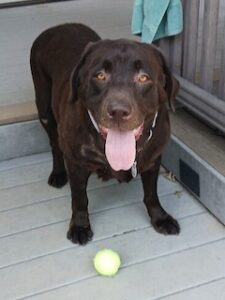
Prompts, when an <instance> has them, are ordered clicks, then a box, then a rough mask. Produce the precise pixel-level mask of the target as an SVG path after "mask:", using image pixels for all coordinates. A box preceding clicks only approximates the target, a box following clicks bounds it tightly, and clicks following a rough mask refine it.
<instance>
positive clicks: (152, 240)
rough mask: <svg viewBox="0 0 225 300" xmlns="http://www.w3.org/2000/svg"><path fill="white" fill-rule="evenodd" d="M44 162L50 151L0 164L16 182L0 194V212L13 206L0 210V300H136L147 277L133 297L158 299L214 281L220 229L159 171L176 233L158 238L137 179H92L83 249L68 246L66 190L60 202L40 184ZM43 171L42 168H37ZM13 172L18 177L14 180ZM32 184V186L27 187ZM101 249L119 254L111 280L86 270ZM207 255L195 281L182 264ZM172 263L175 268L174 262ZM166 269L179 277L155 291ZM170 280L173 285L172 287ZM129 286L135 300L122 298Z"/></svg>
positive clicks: (54, 191) (162, 194) (223, 235)
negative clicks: (89, 235) (90, 234)
mask: <svg viewBox="0 0 225 300" xmlns="http://www.w3.org/2000/svg"><path fill="white" fill-rule="evenodd" d="M49 159H50V156H49V154H46V155H44V154H42V155H36V156H34V160H33V161H32V158H31V157H28V158H22V159H21V162H19V160H18V159H16V160H15V166H14V161H13V160H12V161H8V162H7V163H2V164H1V163H0V176H2V177H1V179H3V178H4V176H3V174H5V175H6V176H5V178H6V179H5V182H4V184H5V187H7V186H8V185H9V184H10V178H11V179H12V182H13V183H14V184H15V186H11V187H10V188H9V189H7V188H3V189H2V190H1V191H0V192H6V193H5V194H1V195H0V199H1V200H0V205H1V206H2V207H6V206H7V205H8V204H5V203H10V201H12V202H11V204H10V205H9V206H8V208H9V210H7V211H2V212H1V213H0V219H1V227H0V234H1V238H0V244H1V247H0V278H1V280H0V298H1V299H4V300H9V299H22V298H24V297H26V296H27V297H28V298H30V297H32V295H36V296H34V299H48V300H49V299H53V298H54V299H80V296H79V295H80V294H79V293H80V292H81V293H82V295H84V299H90V297H91V299H104V300H105V299H106V298H107V299H110V297H111V296H112V297H113V298H111V299H120V300H121V297H122V296H123V295H124V299H131V300H132V299H135V300H136V293H137V287H138V286H140V280H141V278H142V276H145V277H146V274H148V276H150V278H149V279H150V281H151V285H149V281H146V280H145V281H144V282H143V283H142V290H141V294H140V297H138V299H140V300H146V299H148V297H151V299H152V298H157V297H158V298H159V297H161V296H164V295H167V294H168V295H171V294H173V293H176V292H178V291H179V292H182V291H183V290H184V291H185V290H186V289H187V287H188V288H192V287H195V286H196V285H198V284H199V282H203V283H204V284H206V283H207V282H211V281H212V277H213V278H214V280H216V279H217V278H218V279H219V277H220V269H219V268H218V263H217V260H216V258H217V259H218V258H219V259H220V264H221V265H223V260H222V259H221V256H220V252H219V250H218V248H219V246H217V245H219V244H217V243H219V240H223V239H224V238H225V229H224V227H223V226H222V225H221V224H220V223H218V222H217V221H216V220H215V219H214V218H213V217H212V216H210V215H209V213H208V212H207V211H206V210H205V209H204V208H203V207H202V206H201V205H200V204H199V203H197V202H196V201H195V200H194V199H193V198H192V197H191V196H190V195H189V194H188V193H186V192H185V191H184V190H183V189H182V188H181V187H180V186H179V185H178V184H177V183H173V182H172V181H170V180H168V179H167V178H166V177H164V176H165V173H163V174H164V176H163V175H161V176H160V180H159V194H160V199H161V203H162V206H163V207H164V208H165V209H166V210H167V211H168V212H169V213H170V214H172V215H173V216H174V217H176V218H178V220H179V222H180V225H181V230H182V231H181V234H180V235H179V236H168V237H165V236H163V235H160V234H158V233H156V232H155V231H154V230H153V228H152V227H151V225H150V220H149V216H148V214H147V212H146V209H145V206H144V204H143V202H142V198H143V191H142V186H141V181H140V178H138V179H136V180H134V181H132V182H131V183H129V184H115V182H114V183H113V182H111V183H110V185H105V184H100V182H99V181H96V178H93V183H92V186H91V188H89V191H88V196H89V199H90V201H89V207H90V220H91V224H92V228H93V230H94V233H95V235H94V239H93V241H92V243H90V244H88V245H87V246H86V247H81V246H77V245H73V244H72V243H70V242H69V241H67V240H66V231H67V228H68V225H69V218H70V214H71V209H70V196H69V189H68V187H66V188H65V191H64V192H66V193H68V196H64V197H62V196H61V197H60V193H61V192H60V190H57V189H53V188H52V190H51V191H47V190H46V187H47V184H46V182H45V181H46V180H43V179H41V180H40V177H39V176H40V174H39V173H41V175H42V176H43V177H45V172H46V174H47V173H48V167H49V163H50V161H49ZM44 165H45V167H44ZM13 166H14V167H13ZM32 168H33V172H34V174H32ZM42 168H43V170H45V171H41V170H42ZM18 174H21V178H19V176H18ZM29 177H30V178H31V180H32V182H30V179H29ZM23 180H24V183H23ZM33 181H34V182H33ZM35 184H37V187H36V189H35V190H34V185H35ZM20 188H23V191H24V192H23V193H22V192H21V190H18V189H20ZM47 189H48V187H47ZM13 190H15V192H14V193H11V194H9V196H7V192H10V191H13ZM26 193H27V195H28V196H27V200H26ZM58 193H59V194H58ZM4 195H5V196H4ZM2 197H3V198H2ZM7 197H8V198H7ZM14 198H15V199H14ZM24 198H25V202H24ZM32 198H33V200H32ZM13 199H14V200H13ZM43 199H45V200H43ZM26 201H27V202H26ZM23 204H24V206H20V207H17V206H18V205H23ZM217 241H218V242H217ZM212 243H214V244H213V245H215V246H214V247H213V255H211V253H212V249H211V248H210V247H211V245H212ZM140 245H141V247H140ZM104 247H110V248H113V249H115V250H117V251H118V252H119V253H120V255H121V257H122V262H123V263H122V269H121V270H120V272H119V274H118V275H117V276H116V277H115V278H114V279H113V280H112V279H105V278H100V277H99V276H98V275H96V273H95V271H94V269H93V266H92V258H93V256H94V254H95V253H96V251H97V250H99V249H101V248H104ZM220 247H223V244H222V245H220ZM203 248H204V249H205V250H202V249H203ZM195 249H196V251H194V250H195ZM207 249H208V250H207ZM193 251H194V252H193ZM197 252H198V253H199V254H198V256H197V254H196V253H197ZM180 255H181V256H182V258H180ZM211 256H213V258H212V257H211ZM164 257H165V258H166V260H164ZM208 257H209V264H208V265H207V267H208V269H209V270H211V269H212V266H214V269H213V270H211V272H209V271H205V270H204V272H203V273H202V274H200V275H199V273H198V270H197V271H195V269H194V277H193V276H192V275H189V272H190V270H188V266H187V265H185V264H187V262H190V261H194V267H195V268H197V267H198V269H199V268H200V266H201V264H202V263H203V261H205V262H206V261H208V260H207V259H208ZM177 260H178V265H177V263H175V261H177ZM198 260H199V265H198V264H197V261H198ZM167 261H168V262H169V265H167ZM71 262H72V263H71ZM182 264H183V265H182ZM205 264H206V263H205ZM172 266H173V270H174V271H173V274H174V276H175V277H176V275H177V276H178V277H179V280H178V279H174V278H173V280H170V279H169V280H168V279H167V280H166V279H165V278H164V277H163V278H164V279H163V282H162V286H158V284H157V286H155V283H154V282H156V281H158V279H157V278H159V277H161V276H164V274H165V271H166V274H169V270H171V268H172ZM174 266H176V267H174ZM167 268H168V270H167ZM221 268H222V267H221ZM208 269H207V270H208ZM223 269H224V268H223ZM184 270H186V271H185V274H186V275H184ZM187 270H188V272H187ZM146 272H147V273H146ZM215 274H216V275H215ZM197 275H198V276H197ZM121 276H122V277H121ZM215 276H217V277H215ZM215 278H216V279H215ZM99 280H100V281H101V282H102V280H103V282H104V284H103V282H102V283H101V286H102V287H101V293H100V294H99V288H98V287H99V284H100V282H99ZM133 280H137V283H138V285H134V284H129V289H128V288H127V286H126V285H127V283H128V282H132V281H133ZM174 280H175V282H176V284H173V281H174ZM11 282H14V284H13V285H12V284H11ZM110 282H112V284H113V285H114V284H115V293H113V294H112V293H110V292H109V290H110V289H111V287H110V284H111V283H110ZM87 286H88V287H89V286H90V290H89V291H88V292H86V291H84V290H85V288H84V287H87ZM94 287H95V288H94ZM150 287H152V288H150ZM96 288H97V291H96V290H95V289H96ZM86 289H87V288H86ZM131 289H133V291H132V293H131V294H133V297H134V298H132V297H131V295H130V294H127V293H129V292H131ZM138 290H139V289H138ZM39 293H40V294H39ZM91 293H93V294H91ZM97 294H98V297H97V298H96V295H97ZM106 295H107V297H106ZM121 295H122V296H121ZM115 297H118V298H115ZM31 299H32V298H31Z"/></svg>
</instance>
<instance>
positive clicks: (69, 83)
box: [30, 24, 180, 244]
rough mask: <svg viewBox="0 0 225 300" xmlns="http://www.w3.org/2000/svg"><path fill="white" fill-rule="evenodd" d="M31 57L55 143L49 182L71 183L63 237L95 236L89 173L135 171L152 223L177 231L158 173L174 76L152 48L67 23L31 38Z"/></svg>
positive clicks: (128, 174) (122, 177) (123, 175)
mask: <svg viewBox="0 0 225 300" xmlns="http://www.w3.org/2000/svg"><path fill="white" fill-rule="evenodd" d="M30 62H31V70H32V76H33V81H34V87H35V94H36V104H37V108H38V113H39V118H40V122H41V124H42V125H43V127H44V129H45V130H46V132H47V134H48V136H49V139H50V144H51V147H52V155H53V170H52V173H51V174H50V177H49V180H48V183H49V184H50V185H52V186H54V187H58V188H59V187H62V186H63V185H64V184H66V182H67V175H68V178H69V182H70V186H71V192H72V218H71V222H70V227H69V230H68V234H67V237H68V239H70V240H71V241H72V242H74V243H79V244H85V243H87V242H88V241H89V240H90V239H91V238H92V235H93V233H92V230H91V227H90V222H89V214H88V198H87V193H86V187H87V182H88V178H89V176H90V175H91V174H92V173H97V174H98V176H99V177H101V178H102V179H103V180H108V179H110V178H112V177H114V178H116V179H117V180H118V181H119V182H122V181H127V182H128V181H129V180H131V179H132V178H133V177H135V176H136V175H137V173H140V175H141V179H142V183H143V189H144V203H145V205H146V207H147V210H148V213H149V216H150V218H151V223H152V225H153V227H154V228H155V230H156V231H158V232H160V233H163V234H178V233H179V230H180V229H179V224H178V223H177V221H176V220H175V219H173V218H172V217H171V216H170V215H169V214H167V212H166V211H165V210H164V209H163V208H162V206H161V205H160V202H159V199H158V195H157V179H158V173H159V167H160V160H161V154H162V151H163V149H164V147H165V145H166V143H167V141H168V139H169V136H170V123H169V116H168V108H167V106H168V105H169V106H170V107H171V108H173V102H174V99H175V96H176V94H177V91H178V88H179V84H178V82H177V80H176V79H175V78H174V77H173V76H172V74H171V72H170V71H169V69H168V67H167V65H166V63H165V60H164V58H163V56H162V54H161V53H160V52H159V51H158V50H157V48H156V47H154V46H152V45H148V44H143V43H139V42H135V41H130V40H125V39H119V40H101V39H100V37H99V36H98V35H97V34H96V33H95V32H94V31H93V30H92V29H90V28H88V27H87V26H85V25H82V24H65V25H60V26H57V27H54V28H50V29H48V30H46V31H45V32H43V33H42V34H41V35H40V36H39V37H38V38H37V39H36V40H35V42H34V44H33V46H32V49H31V60H30ZM167 104H168V105H167Z"/></svg>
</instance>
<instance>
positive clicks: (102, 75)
mask: <svg viewBox="0 0 225 300" xmlns="http://www.w3.org/2000/svg"><path fill="white" fill-rule="evenodd" d="M95 78H96V79H97V80H101V81H104V80H106V79H107V76H106V74H105V73H104V72H99V73H97V74H96V75H95Z"/></svg>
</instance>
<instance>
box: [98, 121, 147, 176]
mask: <svg viewBox="0 0 225 300" xmlns="http://www.w3.org/2000/svg"><path fill="white" fill-rule="evenodd" d="M143 128H144V124H143V123H142V124H141V125H140V126H139V127H138V128H136V129H133V130H130V131H120V130H119V129H110V128H105V127H102V126H100V133H101V135H102V136H103V137H104V138H105V139H106V143H105V154H106V157H107V160H108V162H109V164H110V166H111V167H112V169H114V170H115V171H119V170H129V169H130V168H131V167H132V165H133V163H134V161H135V157H136V141H137V140H138V139H139V138H140V136H141V135H142V132H143Z"/></svg>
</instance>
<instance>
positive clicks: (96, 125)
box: [88, 109, 100, 133]
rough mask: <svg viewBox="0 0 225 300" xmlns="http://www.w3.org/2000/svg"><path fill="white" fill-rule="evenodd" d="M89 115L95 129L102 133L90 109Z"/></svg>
mask: <svg viewBox="0 0 225 300" xmlns="http://www.w3.org/2000/svg"><path fill="white" fill-rule="evenodd" d="M88 115H89V118H90V119H91V122H92V124H93V126H94V128H95V129H96V130H97V132H98V133H100V130H99V127H98V124H97V123H96V121H95V118H94V117H93V115H92V113H91V111H90V110H89V109H88Z"/></svg>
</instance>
